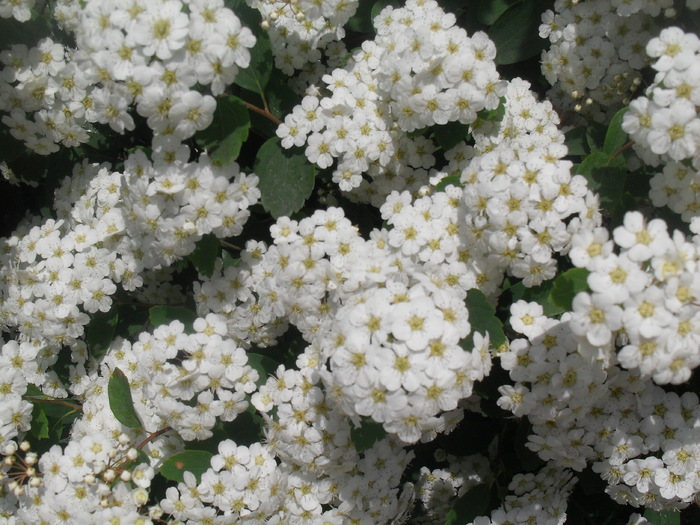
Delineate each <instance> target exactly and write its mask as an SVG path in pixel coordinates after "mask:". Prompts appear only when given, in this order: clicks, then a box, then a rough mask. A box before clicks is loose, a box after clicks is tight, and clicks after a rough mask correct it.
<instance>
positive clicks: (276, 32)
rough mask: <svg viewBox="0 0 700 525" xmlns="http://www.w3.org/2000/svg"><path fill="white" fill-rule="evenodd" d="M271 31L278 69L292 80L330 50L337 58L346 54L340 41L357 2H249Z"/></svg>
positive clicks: (338, 0)
mask: <svg viewBox="0 0 700 525" xmlns="http://www.w3.org/2000/svg"><path fill="white" fill-rule="evenodd" d="M246 2H247V3H248V5H249V6H251V7H254V8H255V9H257V10H258V11H260V14H261V15H262V19H263V27H265V28H266V29H267V30H268V34H269V35H270V43H271V44H272V53H273V54H274V56H275V66H276V67H277V69H279V70H280V71H282V72H283V73H286V74H287V75H289V76H292V75H293V74H294V73H295V71H298V70H302V69H304V68H305V67H306V66H308V65H309V64H313V63H316V62H318V61H319V60H320V59H321V56H322V55H321V52H322V51H323V50H324V49H325V48H326V47H329V48H330V49H331V52H332V53H333V54H335V55H340V54H342V53H344V52H345V46H344V45H342V44H341V43H340V42H339V41H340V40H342V38H343V37H344V36H345V29H343V26H344V25H345V24H346V23H347V21H348V20H350V18H351V17H352V16H353V15H354V14H355V11H356V10H357V6H358V5H359V1H358V0H323V1H321V2H318V1H312V0H293V1H288V0H246Z"/></svg>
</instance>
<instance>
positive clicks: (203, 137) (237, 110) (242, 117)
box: [194, 96, 250, 166]
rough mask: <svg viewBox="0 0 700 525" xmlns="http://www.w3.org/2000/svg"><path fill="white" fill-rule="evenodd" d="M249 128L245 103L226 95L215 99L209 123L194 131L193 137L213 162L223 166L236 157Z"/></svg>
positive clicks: (248, 117)
mask: <svg viewBox="0 0 700 525" xmlns="http://www.w3.org/2000/svg"><path fill="white" fill-rule="evenodd" d="M249 129H250V116H249V115H248V108H247V107H246V105H245V103H244V102H243V101H242V100H241V99H240V98H238V97H234V96H228V97H223V98H218V99H217V101H216V111H214V118H213V120H212V122H211V124H210V125H209V127H207V128H206V129H203V130H201V131H198V132H197V133H195V135H194V139H195V141H196V142H197V145H199V147H201V148H204V149H206V150H207V152H208V153H209V158H211V161H212V163H213V164H216V165H217V166H225V165H226V164H230V163H231V162H233V161H234V160H235V159H237V158H238V155H239V154H240V152H241V146H242V145H243V143H244V142H245V141H246V140H247V139H248V130H249Z"/></svg>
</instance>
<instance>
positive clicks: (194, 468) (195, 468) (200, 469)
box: [160, 450, 214, 483]
mask: <svg viewBox="0 0 700 525" xmlns="http://www.w3.org/2000/svg"><path fill="white" fill-rule="evenodd" d="M213 456H214V455H213V454H212V453H211V452H207V451H206V450H185V451H184V452H180V453H178V454H175V455H174V456H171V457H169V458H168V459H166V460H165V461H163V464H162V465H161V466H160V473H161V475H162V476H163V477H164V478H166V479H169V480H170V481H177V482H183V481H185V479H184V474H185V472H191V473H192V474H194V477H195V479H196V480H197V483H199V481H200V480H201V479H202V474H203V473H204V472H206V471H207V470H208V469H209V467H210V461H211V458H212V457H213Z"/></svg>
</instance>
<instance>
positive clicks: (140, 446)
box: [134, 425, 173, 450]
mask: <svg viewBox="0 0 700 525" xmlns="http://www.w3.org/2000/svg"><path fill="white" fill-rule="evenodd" d="M172 429H173V427H171V426H170V425H168V426H167V427H163V428H161V429H160V430H157V431H155V432H154V433H153V434H151V435H149V436H148V437H147V438H146V439H144V440H143V441H142V442H141V443H139V444H138V445H136V447H134V448H136V450H141V449H142V448H143V447H145V446H146V445H148V443H150V442H151V441H153V440H154V439H156V438H157V437H158V436H161V435H163V434H165V433H166V432H168V431H169V430H172Z"/></svg>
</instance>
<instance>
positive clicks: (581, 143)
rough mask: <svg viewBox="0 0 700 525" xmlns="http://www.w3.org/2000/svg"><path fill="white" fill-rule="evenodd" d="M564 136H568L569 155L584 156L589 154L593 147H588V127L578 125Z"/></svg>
mask: <svg viewBox="0 0 700 525" xmlns="http://www.w3.org/2000/svg"><path fill="white" fill-rule="evenodd" d="M564 136H565V137H566V147H567V148H568V149H569V155H577V156H581V157H582V156H584V155H588V154H589V153H590V151H591V149H590V148H589V147H588V141H587V139H586V128H584V127H578V128H574V129H571V130H569V131H567V132H566V133H565V134H564Z"/></svg>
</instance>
